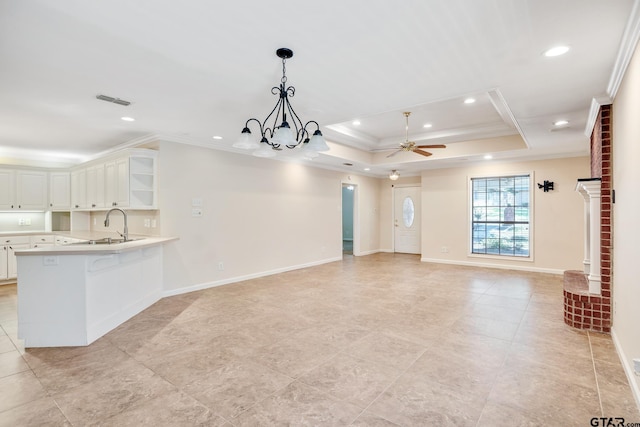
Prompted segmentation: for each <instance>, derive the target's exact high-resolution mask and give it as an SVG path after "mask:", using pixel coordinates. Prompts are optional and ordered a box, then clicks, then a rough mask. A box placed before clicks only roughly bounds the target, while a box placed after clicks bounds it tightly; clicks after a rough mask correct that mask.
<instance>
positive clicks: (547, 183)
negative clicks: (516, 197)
mask: <svg viewBox="0 0 640 427" xmlns="http://www.w3.org/2000/svg"><path fill="white" fill-rule="evenodd" d="M538 188H543V189H544V190H543V191H544V192H545V193H548V192H549V191H550V190H553V181H544V182H543V183H542V184H540V183H538Z"/></svg>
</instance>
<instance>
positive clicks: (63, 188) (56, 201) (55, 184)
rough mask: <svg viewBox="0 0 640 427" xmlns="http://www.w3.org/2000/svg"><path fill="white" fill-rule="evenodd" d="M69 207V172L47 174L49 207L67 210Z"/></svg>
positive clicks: (56, 209) (55, 209)
mask: <svg viewBox="0 0 640 427" xmlns="http://www.w3.org/2000/svg"><path fill="white" fill-rule="evenodd" d="M70 207H71V176H70V174H69V172H51V173H50V174H49V208H50V209H51V210H54V211H59V210H63V211H68V210H69V208H70Z"/></svg>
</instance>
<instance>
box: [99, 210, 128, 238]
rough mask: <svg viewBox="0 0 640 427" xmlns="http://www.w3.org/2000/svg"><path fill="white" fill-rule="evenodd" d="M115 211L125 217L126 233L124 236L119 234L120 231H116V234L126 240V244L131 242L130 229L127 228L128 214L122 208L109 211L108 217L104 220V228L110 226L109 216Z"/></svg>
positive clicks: (124, 232)
mask: <svg viewBox="0 0 640 427" xmlns="http://www.w3.org/2000/svg"><path fill="white" fill-rule="evenodd" d="M113 211H120V212H122V215H124V231H123V233H122V234H120V233H118V231H116V233H118V234H120V235H121V236H122V237H123V238H124V241H125V242H126V241H128V240H129V227H127V213H126V212H125V211H123V210H122V209H120V208H113V209H109V211H108V212H107V217H106V218H105V219H104V226H105V227H108V226H109V215H110V214H111V212H113Z"/></svg>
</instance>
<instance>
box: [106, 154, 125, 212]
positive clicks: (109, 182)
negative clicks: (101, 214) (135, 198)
mask: <svg viewBox="0 0 640 427" xmlns="http://www.w3.org/2000/svg"><path fill="white" fill-rule="evenodd" d="M104 170H105V201H106V207H116V206H117V207H120V208H123V207H129V157H121V158H118V159H115V160H113V161H110V162H107V163H105V165H104Z"/></svg>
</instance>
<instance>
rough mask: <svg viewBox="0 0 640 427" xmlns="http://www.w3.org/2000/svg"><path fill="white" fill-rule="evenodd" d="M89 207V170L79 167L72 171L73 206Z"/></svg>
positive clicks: (78, 207)
mask: <svg viewBox="0 0 640 427" xmlns="http://www.w3.org/2000/svg"><path fill="white" fill-rule="evenodd" d="M86 207H87V170H86V169H78V170H75V171H73V172H71V208H72V209H85V208H86Z"/></svg>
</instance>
